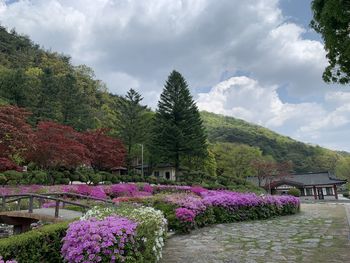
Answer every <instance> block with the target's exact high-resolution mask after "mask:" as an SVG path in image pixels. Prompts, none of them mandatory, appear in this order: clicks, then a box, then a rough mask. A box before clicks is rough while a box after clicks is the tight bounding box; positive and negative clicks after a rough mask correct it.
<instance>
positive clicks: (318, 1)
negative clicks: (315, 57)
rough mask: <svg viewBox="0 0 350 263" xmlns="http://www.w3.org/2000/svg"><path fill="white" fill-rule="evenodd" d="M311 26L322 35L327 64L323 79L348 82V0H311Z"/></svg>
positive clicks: (349, 68)
mask: <svg viewBox="0 0 350 263" xmlns="http://www.w3.org/2000/svg"><path fill="white" fill-rule="evenodd" d="M311 6H312V11H313V20H312V21H311V27H312V28H313V29H315V30H316V32H318V33H320V34H321V35H322V38H323V40H324V47H325V49H326V52H327V59H328V63H329V65H328V66H327V67H326V69H325V71H324V73H323V80H324V81H326V82H336V83H340V84H347V83H349V82H350V15H349V12H350V1H349V0H313V1H312V4H311Z"/></svg>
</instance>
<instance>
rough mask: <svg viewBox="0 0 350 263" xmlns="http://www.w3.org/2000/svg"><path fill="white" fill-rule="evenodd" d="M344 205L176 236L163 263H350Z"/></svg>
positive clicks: (307, 208) (318, 206)
mask: <svg viewBox="0 0 350 263" xmlns="http://www.w3.org/2000/svg"><path fill="white" fill-rule="evenodd" d="M345 206H346V205H344V204H328V203H327V204H326V203H323V204H303V205H302V208H301V213H299V214H297V215H293V216H285V217H279V218H275V219H271V220H263V221H250V222H240V223H233V224H221V225H215V226H211V227H206V228H202V229H198V230H196V231H193V232H192V233H191V234H190V235H182V236H181V235H175V236H173V237H171V238H170V239H169V240H168V241H167V244H166V246H165V249H164V253H163V261H162V263H177V262H178V263H180V262H181V263H187V262H188V263H216V262H217V263H219V262H222V263H236V262H239V263H241V262H247V263H255V262H259V263H260V262H261V263H268V262H271V263H276V262H288V263H293V262H306V263H308V262H310V263H311V262H334V263H338V262H339V263H344V262H350V243H349V226H348V222H347V217H346V213H345Z"/></svg>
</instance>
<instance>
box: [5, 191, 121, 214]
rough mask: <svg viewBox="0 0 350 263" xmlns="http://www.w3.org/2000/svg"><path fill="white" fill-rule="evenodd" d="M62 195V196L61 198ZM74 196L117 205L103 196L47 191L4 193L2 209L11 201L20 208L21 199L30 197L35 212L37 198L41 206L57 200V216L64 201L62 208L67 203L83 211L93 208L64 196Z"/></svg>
mask: <svg viewBox="0 0 350 263" xmlns="http://www.w3.org/2000/svg"><path fill="white" fill-rule="evenodd" d="M60 197H62V198H60ZM67 197H68V198H74V199H87V200H92V201H99V202H103V203H105V204H106V205H115V203H113V202H112V201H111V200H106V199H102V198H97V197H91V196H87V195H81V194H74V193H64V192H55V193H45V194H10V195H2V196H1V198H2V199H1V206H2V210H3V211H5V210H6V205H7V204H10V203H14V202H17V204H16V209H17V210H20V208H21V201H22V200H25V199H28V200H29V202H28V212H29V213H33V210H34V200H35V199H37V201H38V204H39V208H41V207H42V204H43V203H44V200H51V201H55V217H56V218H57V217H58V216H59V209H60V204H61V203H62V208H64V206H65V205H66V204H68V205H74V206H78V207H81V208H82V209H83V212H85V211H86V210H87V209H89V208H91V207H90V206H89V205H86V204H81V203H79V202H74V201H71V200H66V199H64V198H67Z"/></svg>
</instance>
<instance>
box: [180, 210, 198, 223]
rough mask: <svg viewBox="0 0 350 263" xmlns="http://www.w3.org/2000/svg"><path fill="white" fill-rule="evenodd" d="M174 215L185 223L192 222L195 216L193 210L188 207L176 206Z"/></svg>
mask: <svg viewBox="0 0 350 263" xmlns="http://www.w3.org/2000/svg"><path fill="white" fill-rule="evenodd" d="M175 215H176V218H177V219H179V220H180V221H181V222H185V223H186V222H187V223H193V222H194V219H195V217H196V214H195V212H193V211H192V210H190V209H187V208H183V207H180V208H176V210H175Z"/></svg>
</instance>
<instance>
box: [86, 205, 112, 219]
mask: <svg viewBox="0 0 350 263" xmlns="http://www.w3.org/2000/svg"><path fill="white" fill-rule="evenodd" d="M112 214H115V209H114V208H111V207H103V208H102V207H99V206H94V207H93V208H91V209H90V210H88V211H87V212H86V213H85V214H84V215H83V216H82V217H80V220H88V219H90V218H96V219H103V218H105V217H107V216H110V215H112Z"/></svg>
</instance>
